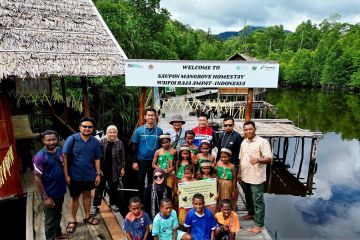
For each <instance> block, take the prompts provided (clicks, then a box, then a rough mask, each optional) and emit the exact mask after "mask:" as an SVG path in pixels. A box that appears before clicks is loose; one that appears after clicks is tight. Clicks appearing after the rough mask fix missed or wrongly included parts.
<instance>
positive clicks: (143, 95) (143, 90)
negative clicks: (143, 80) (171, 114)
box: [139, 87, 146, 126]
mask: <svg viewBox="0 0 360 240" xmlns="http://www.w3.org/2000/svg"><path fill="white" fill-rule="evenodd" d="M145 101H146V87H141V88H140V104H139V126H142V125H144V123H145V119H144V116H145Z"/></svg>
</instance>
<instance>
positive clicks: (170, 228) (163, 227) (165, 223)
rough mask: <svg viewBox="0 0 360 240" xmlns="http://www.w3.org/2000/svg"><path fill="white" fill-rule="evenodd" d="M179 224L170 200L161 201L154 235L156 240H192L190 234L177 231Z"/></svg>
mask: <svg viewBox="0 0 360 240" xmlns="http://www.w3.org/2000/svg"><path fill="white" fill-rule="evenodd" d="M178 227H179V222H178V219H177V216H176V212H175V211H174V210H173V209H172V203H171V200H170V199H169V198H163V199H161V201H160V212H159V213H158V214H157V215H156V216H155V218H154V224H153V229H152V235H153V237H154V239H155V240H170V239H172V240H191V236H190V234H188V233H185V232H183V231H180V230H177V228H178Z"/></svg>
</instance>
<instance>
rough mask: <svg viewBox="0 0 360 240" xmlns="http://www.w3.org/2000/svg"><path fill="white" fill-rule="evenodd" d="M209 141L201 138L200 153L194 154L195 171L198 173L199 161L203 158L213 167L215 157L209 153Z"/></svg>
mask: <svg viewBox="0 0 360 240" xmlns="http://www.w3.org/2000/svg"><path fill="white" fill-rule="evenodd" d="M210 151H211V149H210V141H209V140H206V139H204V140H202V141H201V143H200V153H198V154H197V155H196V159H197V161H196V164H197V165H196V166H197V167H196V172H197V173H199V172H200V165H201V162H202V161H204V160H209V161H210V162H211V164H212V166H213V167H214V166H215V165H214V164H215V157H214V156H213V155H211V154H210Z"/></svg>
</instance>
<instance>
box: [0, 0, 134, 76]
mask: <svg viewBox="0 0 360 240" xmlns="http://www.w3.org/2000/svg"><path fill="white" fill-rule="evenodd" d="M126 58H127V57H126V55H125V53H124V52H123V50H122V49H121V47H120V46H119V44H118V43H117V42H116V40H115V38H114V36H113V35H112V34H111V32H110V31H109V29H108V27H107V26H106V24H105V22H104V20H103V19H102V17H101V16H100V14H99V12H98V11H97V9H96V7H95V6H94V4H93V3H92V1H91V0H1V1H0V81H1V79H3V78H7V77H12V76H14V77H19V78H25V77H27V78H28V77H31V78H38V77H47V76H116V75H122V74H124V59H126Z"/></svg>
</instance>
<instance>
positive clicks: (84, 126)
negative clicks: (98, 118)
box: [81, 125, 94, 129]
mask: <svg viewBox="0 0 360 240" xmlns="http://www.w3.org/2000/svg"><path fill="white" fill-rule="evenodd" d="M81 126H82V127H83V128H90V129H92V128H94V126H88V125H81Z"/></svg>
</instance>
